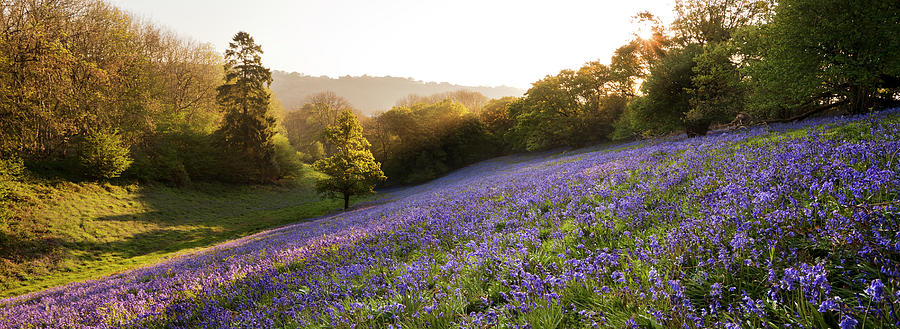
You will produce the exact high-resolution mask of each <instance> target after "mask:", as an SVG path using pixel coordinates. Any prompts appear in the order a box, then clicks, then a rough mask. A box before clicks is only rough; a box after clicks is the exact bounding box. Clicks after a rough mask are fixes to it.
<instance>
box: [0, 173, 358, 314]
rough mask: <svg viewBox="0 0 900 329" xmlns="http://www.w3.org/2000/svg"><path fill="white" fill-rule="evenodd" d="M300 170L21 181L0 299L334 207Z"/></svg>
mask: <svg viewBox="0 0 900 329" xmlns="http://www.w3.org/2000/svg"><path fill="white" fill-rule="evenodd" d="M317 177H318V174H317V173H315V172H314V171H312V169H311V168H306V169H305V170H303V171H301V174H300V175H299V177H298V178H297V179H296V180H295V181H294V182H293V184H290V185H286V186H233V185H227V184H216V183H202V184H195V185H193V186H191V187H167V186H162V185H140V184H124V185H123V184H119V185H117V184H109V183H91V182H82V183H73V182H68V181H45V180H40V179H30V180H26V181H25V182H20V183H18V186H17V188H16V190H17V194H18V196H17V197H18V198H22V199H25V200H29V201H26V202H22V204H20V205H19V206H18V209H15V212H17V213H18V214H19V216H17V217H18V218H16V219H14V220H11V221H10V222H6V221H2V222H0V225H3V226H2V227H0V229H2V230H0V297H11V296H16V295H21V294H25V293H29V292H33V291H38V290H43V289H47V288H50V287H54V286H58V285H62V284H66V283H70V282H76V281H82V280H87V279H96V278H100V277H102V276H106V275H110V274H113V273H117V272H121V271H124V270H128V269H133V268H136V267H140V266H146V265H149V264H153V263H156V262H159V261H161V260H164V259H167V258H171V257H174V256H176V255H178V254H180V253H184V252H187V251H191V250H197V249H201V248H204V247H209V246H213V245H216V244H218V243H222V242H224V241H227V240H230V239H234V238H237V237H241V236H245V235H248V234H252V233H256V232H259V231H262V230H265V229H271V228H273V227H278V226H282V225H286V224H289V223H294V222H297V221H298V220H302V219H304V218H309V217H315V216H319V215H322V214H325V213H328V212H331V211H335V210H337V209H340V205H341V202H342V201H339V200H329V199H321V198H319V196H318V195H317V194H316V193H315V191H314V190H313V189H312V183H313V181H314V180H315V179H316V178H317Z"/></svg>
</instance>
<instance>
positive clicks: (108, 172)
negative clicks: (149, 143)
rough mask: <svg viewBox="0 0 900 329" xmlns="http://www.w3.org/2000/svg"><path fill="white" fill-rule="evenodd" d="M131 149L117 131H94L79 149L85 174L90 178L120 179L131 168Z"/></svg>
mask: <svg viewBox="0 0 900 329" xmlns="http://www.w3.org/2000/svg"><path fill="white" fill-rule="evenodd" d="M128 153H129V148H128V146H127V145H124V143H123V142H122V137H121V136H119V134H118V133H117V132H115V131H99V130H98V131H94V132H91V133H89V134H88V135H87V136H85V137H84V140H82V142H81V144H80V145H79V148H78V160H79V164H80V165H81V168H82V170H83V173H84V174H85V175H87V176H88V177H90V178H96V179H110V178H115V177H119V175H121V174H122V172H123V171H125V170H126V169H128V167H129V166H131V162H132V160H131V157H130V156H129V155H128Z"/></svg>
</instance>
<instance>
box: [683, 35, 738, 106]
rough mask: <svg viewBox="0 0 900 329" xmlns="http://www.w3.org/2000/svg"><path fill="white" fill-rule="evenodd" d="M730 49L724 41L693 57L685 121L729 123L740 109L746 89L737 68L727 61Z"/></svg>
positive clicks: (731, 53) (731, 50)
mask: <svg viewBox="0 0 900 329" xmlns="http://www.w3.org/2000/svg"><path fill="white" fill-rule="evenodd" d="M734 55H735V51H734V48H733V47H732V45H731V44H730V43H728V42H722V43H715V44H710V45H708V46H706V47H705V48H704V50H703V52H702V53H700V54H699V55H697V56H696V57H694V62H695V63H696V66H694V68H693V70H694V75H693V76H692V77H691V88H690V89H688V94H689V95H690V105H691V109H690V110H689V111H688V112H687V114H686V117H685V119H686V120H688V121H694V122H698V121H710V122H720V123H721V122H729V121H731V120H733V119H734V117H735V115H737V114H738V113H740V112H742V111H743V110H744V104H745V103H746V99H745V98H746V87H745V85H744V84H743V83H742V75H741V74H740V72H739V71H738V68H737V65H736V64H735V63H733V62H732V61H731V58H732V57H733V56H734Z"/></svg>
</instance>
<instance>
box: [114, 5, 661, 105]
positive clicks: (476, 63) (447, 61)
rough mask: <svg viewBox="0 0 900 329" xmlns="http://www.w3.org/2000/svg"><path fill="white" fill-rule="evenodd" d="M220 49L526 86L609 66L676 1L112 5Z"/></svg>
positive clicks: (287, 67)
mask: <svg viewBox="0 0 900 329" xmlns="http://www.w3.org/2000/svg"><path fill="white" fill-rule="evenodd" d="M109 1H110V2H111V3H112V4H114V5H116V6H118V7H119V8H123V9H125V10H127V11H129V12H131V13H134V14H136V15H138V16H140V17H143V18H147V19H150V20H151V21H153V22H155V23H157V24H159V25H163V26H166V27H168V28H170V29H173V30H175V31H176V32H178V33H179V34H180V35H182V36H183V37H186V38H192V39H195V40H199V41H202V42H210V43H212V44H213V45H215V47H216V49H217V50H219V51H224V49H225V48H226V47H227V45H228V41H229V40H230V39H231V37H232V36H233V35H234V34H235V33H236V32H237V31H240V30H244V31H247V32H249V33H250V35H251V36H253V38H254V39H255V40H256V42H257V43H259V44H261V45H262V48H263V51H264V52H265V54H264V55H263V64H264V65H266V66H268V67H270V68H272V69H276V70H282V71H289V72H301V73H304V74H307V75H313V76H319V75H327V76H331V77H339V76H345V75H353V76H358V75H363V74H367V75H370V76H388V75H389V76H395V77H411V78H414V79H417V80H423V81H436V82H450V83H455V84H462V85H473V86H497V85H507V86H512V87H518V88H523V89H526V88H528V87H529V86H530V84H531V83H532V82H534V81H536V80H539V79H541V78H543V77H544V76H546V75H548V74H556V73H558V72H559V71H560V70H561V69H566V68H571V69H577V68H578V67H580V66H581V65H582V64H584V63H585V62H588V61H593V60H598V59H599V60H601V61H602V62H604V63H608V62H609V58H610V56H611V55H612V53H613V51H614V50H615V49H616V48H617V47H618V46H620V45H622V44H624V43H625V42H626V41H627V40H629V39H631V38H632V33H633V32H634V30H635V28H636V26H635V24H634V23H632V19H631V17H632V16H633V15H634V14H636V13H638V12H640V11H645V10H649V11H650V12H652V13H654V14H656V15H658V16H661V17H662V18H663V21H664V22H666V23H667V22H668V21H669V19H671V15H672V14H671V12H672V7H673V5H674V0H625V1H590V0H582V1H569V0H544V1H528V0H519V1H492V0H480V1H479V0H445V1H432V0H393V1H381V0H369V1H366V0H330V1H329V0H303V1H289V0H257V1H251V0H243V1H241V0H109Z"/></svg>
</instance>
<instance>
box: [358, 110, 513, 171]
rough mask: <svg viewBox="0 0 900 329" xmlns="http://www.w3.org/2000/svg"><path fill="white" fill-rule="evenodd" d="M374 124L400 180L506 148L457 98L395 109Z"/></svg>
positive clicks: (376, 136) (387, 159)
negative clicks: (502, 146)
mask: <svg viewBox="0 0 900 329" xmlns="http://www.w3.org/2000/svg"><path fill="white" fill-rule="evenodd" d="M372 125H373V126H374V127H373V128H375V129H374V130H375V133H374V134H373V135H372V137H373V140H374V142H375V144H376V146H377V148H378V149H380V151H381V152H379V156H380V159H381V160H382V161H383V163H384V166H383V168H384V171H385V172H386V173H387V175H388V176H389V177H391V181H390V183H394V184H413V183H420V182H423V181H427V180H429V179H434V178H436V177H439V176H441V175H444V174H446V173H448V172H449V171H450V170H453V169H456V168H460V167H462V166H465V165H468V164H471V163H473V162H475V161H479V160H483V159H486V158H488V157H491V156H493V155H496V154H499V150H500V148H501V147H500V146H499V144H498V143H497V140H496V138H492V136H491V135H490V132H489V131H488V130H487V129H485V126H484V124H482V122H481V121H479V120H478V118H477V117H476V116H475V115H474V114H472V113H470V112H469V111H468V109H466V107H465V106H463V105H462V104H459V103H456V102H453V101H451V100H444V101H440V102H437V103H431V104H427V103H420V104H415V105H413V106H411V107H394V108H392V109H391V110H389V111H387V112H385V113H383V114H382V115H380V116H378V117H377V118H376V119H375V120H374V122H373V123H372Z"/></svg>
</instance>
